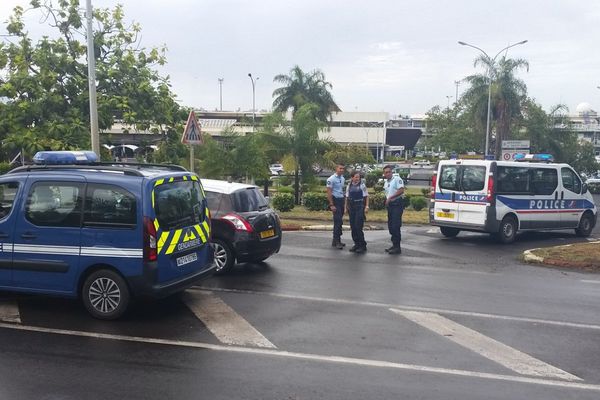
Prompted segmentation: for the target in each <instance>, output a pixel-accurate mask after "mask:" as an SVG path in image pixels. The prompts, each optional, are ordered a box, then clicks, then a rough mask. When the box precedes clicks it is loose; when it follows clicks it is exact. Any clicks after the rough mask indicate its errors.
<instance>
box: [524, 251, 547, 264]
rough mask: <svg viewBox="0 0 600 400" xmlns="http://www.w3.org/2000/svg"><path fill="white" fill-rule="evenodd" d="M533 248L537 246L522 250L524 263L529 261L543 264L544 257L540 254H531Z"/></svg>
mask: <svg viewBox="0 0 600 400" xmlns="http://www.w3.org/2000/svg"><path fill="white" fill-rule="evenodd" d="M535 250H539V248H537V249H530V250H525V251H524V252H523V260H524V261H525V262H526V263H531V264H534V263H535V264H543V263H544V257H540V256H536V255H535V254H533V252H534V251H535Z"/></svg>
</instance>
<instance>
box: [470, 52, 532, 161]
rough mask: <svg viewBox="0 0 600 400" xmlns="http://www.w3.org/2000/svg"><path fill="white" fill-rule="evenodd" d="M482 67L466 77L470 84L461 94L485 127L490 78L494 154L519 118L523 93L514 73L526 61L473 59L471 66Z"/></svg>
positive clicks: (526, 65)
mask: <svg viewBox="0 0 600 400" xmlns="http://www.w3.org/2000/svg"><path fill="white" fill-rule="evenodd" d="M478 65H483V66H485V67H486V71H487V73H486V74H485V75H482V74H476V75H471V76H468V77H466V78H465V79H464V80H465V81H467V82H468V83H469V84H470V85H471V87H470V88H469V89H468V90H467V91H466V92H465V94H464V97H465V99H467V101H469V102H470V103H471V107H472V111H473V113H474V115H476V116H477V119H478V121H477V122H478V123H481V126H485V120H486V118H487V100H488V97H487V96H488V89H489V85H490V83H489V81H490V78H491V80H492V83H491V85H492V95H491V111H492V113H491V116H490V117H491V120H492V121H495V125H496V130H495V131H496V135H495V139H496V144H495V154H496V155H499V154H500V152H501V150H502V141H503V140H507V139H510V136H511V126H512V125H513V124H514V123H515V122H516V121H517V120H518V119H519V118H520V116H521V107H522V102H523V101H524V100H525V98H526V96H527V86H526V85H525V82H523V81H522V80H520V79H518V78H517V77H516V76H515V72H516V71H517V70H519V69H520V68H526V69H527V70H529V63H528V62H527V61H526V60H524V59H520V58H519V59H510V58H506V56H504V57H502V58H501V59H500V60H499V61H498V62H495V61H494V60H493V59H492V58H490V57H488V56H485V55H481V56H479V57H478V58H477V59H476V60H475V66H478Z"/></svg>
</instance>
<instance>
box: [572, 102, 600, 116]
mask: <svg viewBox="0 0 600 400" xmlns="http://www.w3.org/2000/svg"><path fill="white" fill-rule="evenodd" d="M575 112H576V114H577V115H578V116H580V117H583V116H592V115H596V111H594V109H593V108H592V105H591V104H590V103H586V102H583V103H579V104H578V105H577V108H575Z"/></svg>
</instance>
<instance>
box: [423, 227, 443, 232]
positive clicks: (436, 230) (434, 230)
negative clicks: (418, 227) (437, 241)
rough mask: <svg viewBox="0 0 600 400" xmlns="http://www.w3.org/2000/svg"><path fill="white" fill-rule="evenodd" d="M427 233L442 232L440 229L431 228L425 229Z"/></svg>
mask: <svg viewBox="0 0 600 400" xmlns="http://www.w3.org/2000/svg"><path fill="white" fill-rule="evenodd" d="M425 233H440V230H439V229H436V228H431V229H429V230H427V231H425Z"/></svg>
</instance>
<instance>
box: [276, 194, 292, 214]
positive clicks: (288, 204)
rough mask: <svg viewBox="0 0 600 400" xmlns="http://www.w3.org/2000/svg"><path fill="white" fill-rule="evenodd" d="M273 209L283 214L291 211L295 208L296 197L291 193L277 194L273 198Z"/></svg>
mask: <svg viewBox="0 0 600 400" xmlns="http://www.w3.org/2000/svg"><path fill="white" fill-rule="evenodd" d="M273 207H274V208H275V209H276V210H279V211H281V212H285V211H291V210H292V209H293V208H294V196H293V195H292V194H290V193H277V194H276V195H275V197H273Z"/></svg>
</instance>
